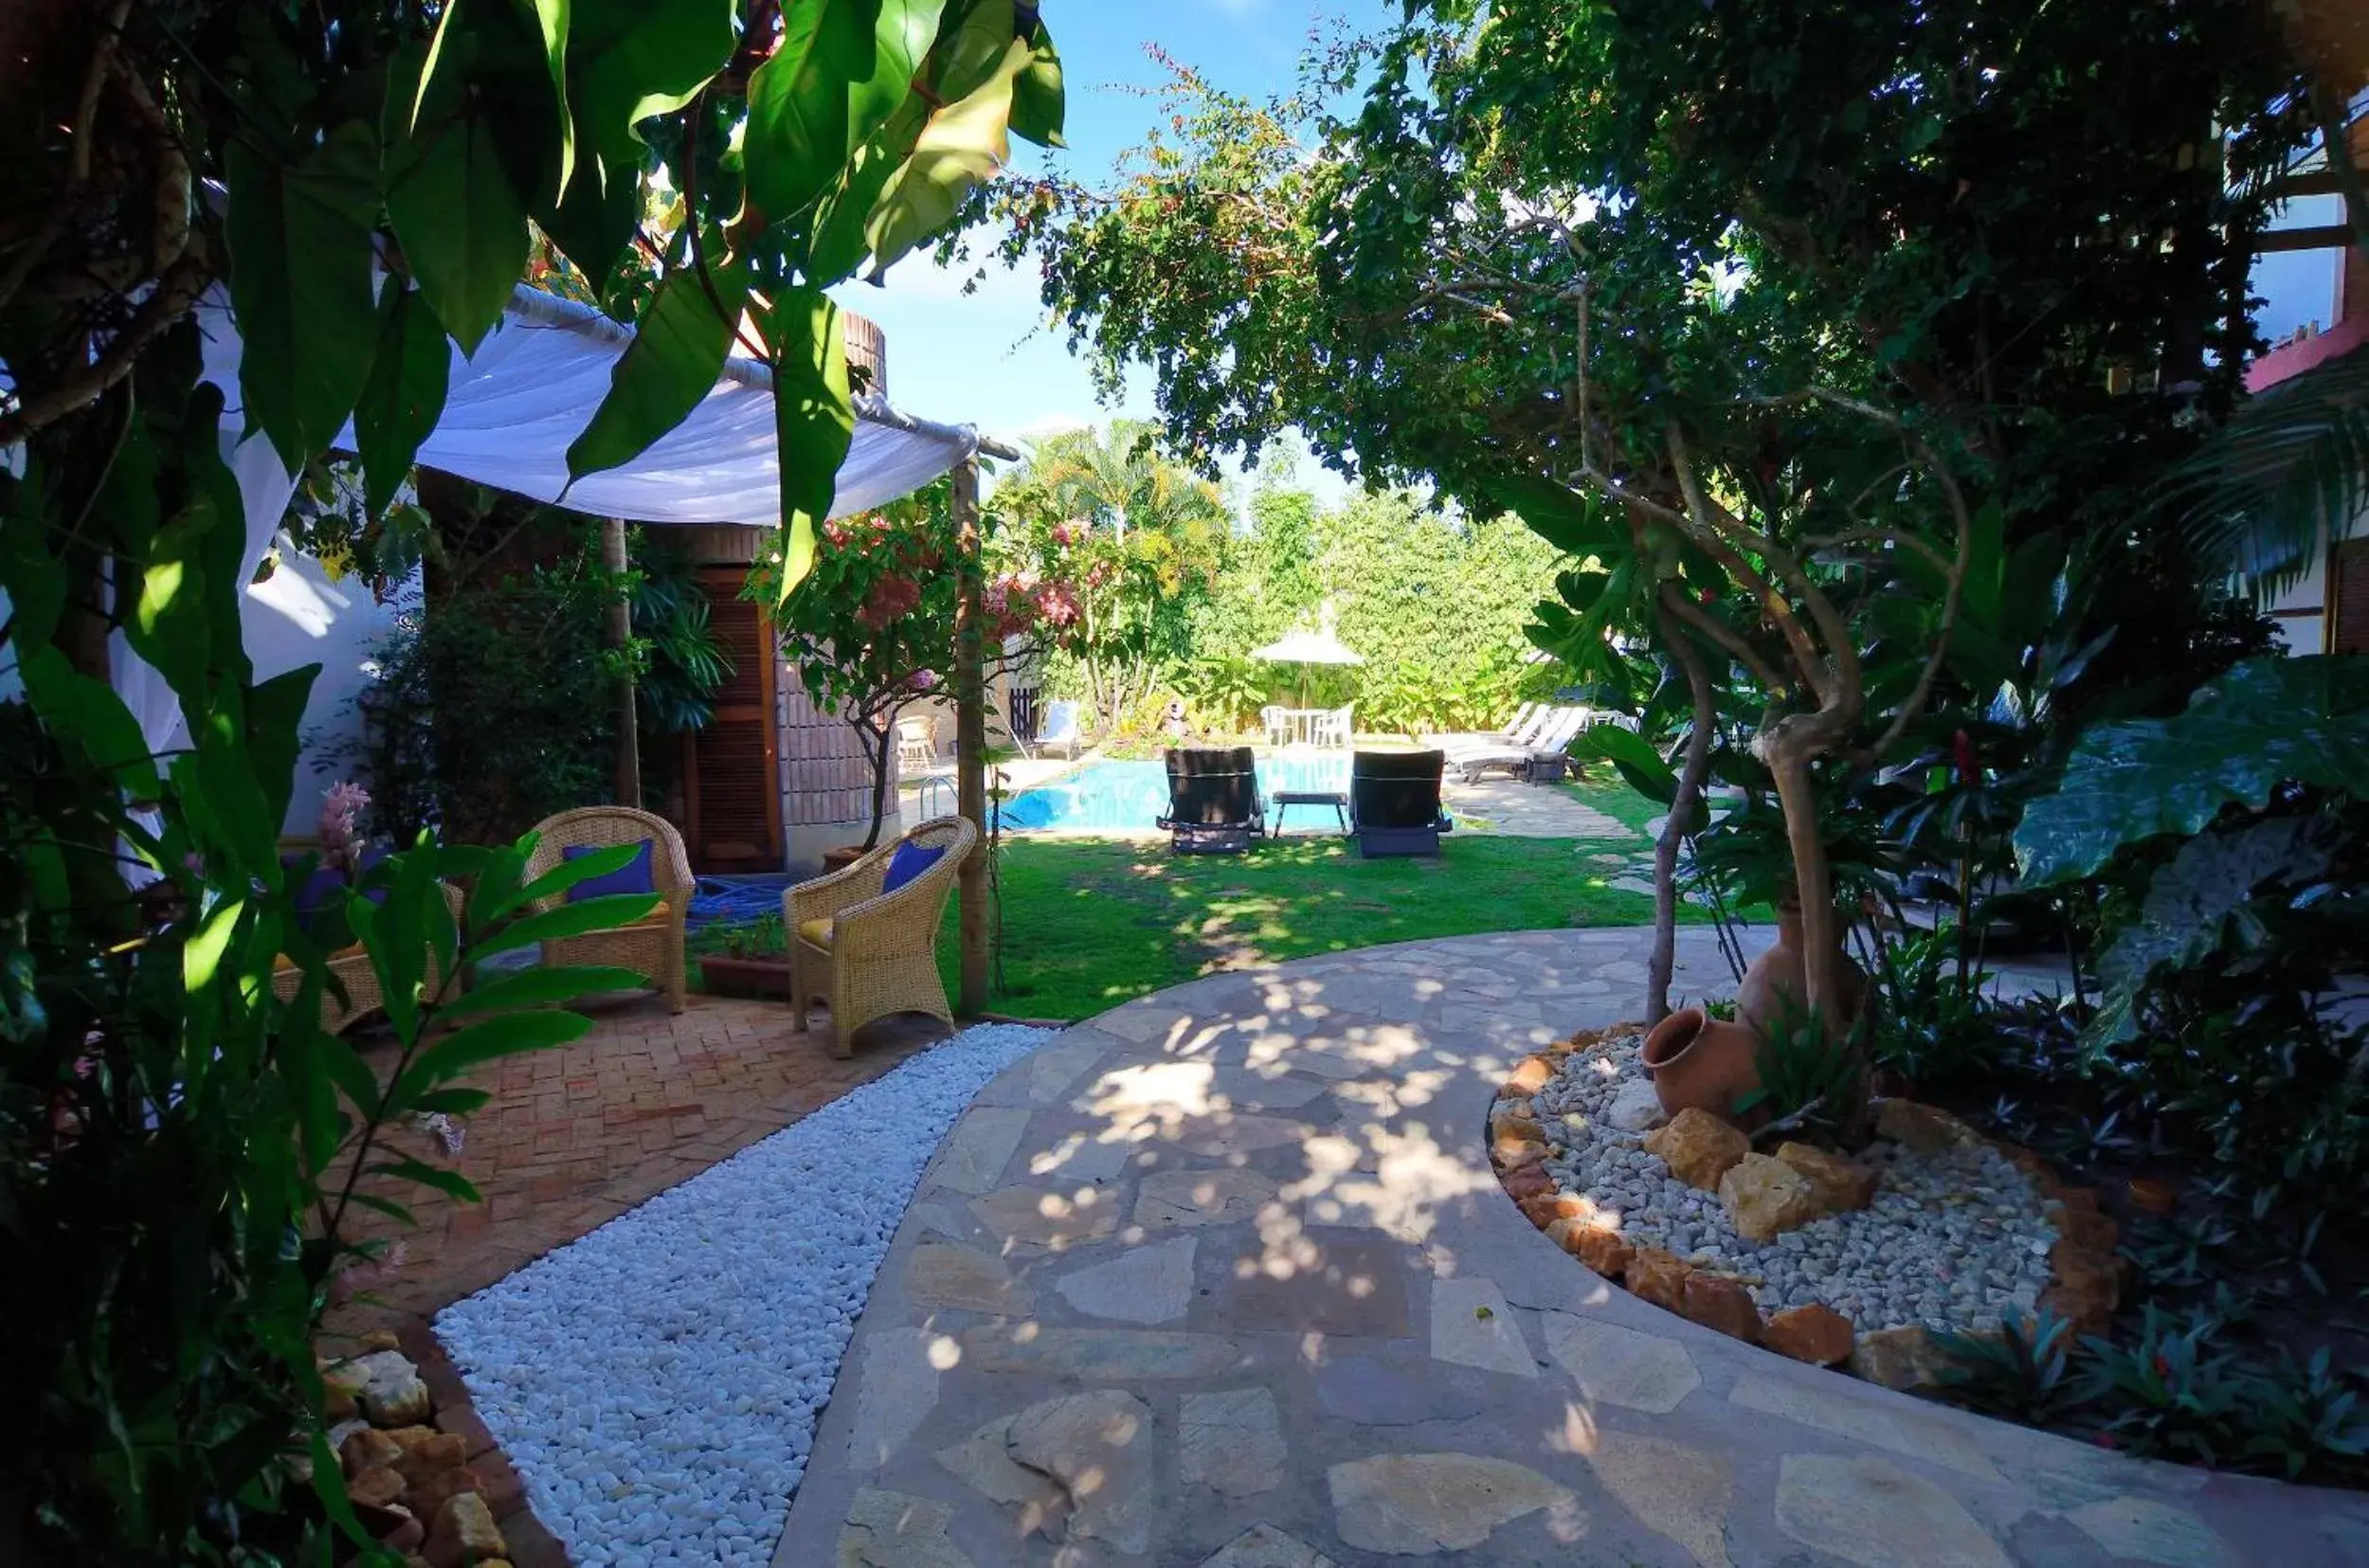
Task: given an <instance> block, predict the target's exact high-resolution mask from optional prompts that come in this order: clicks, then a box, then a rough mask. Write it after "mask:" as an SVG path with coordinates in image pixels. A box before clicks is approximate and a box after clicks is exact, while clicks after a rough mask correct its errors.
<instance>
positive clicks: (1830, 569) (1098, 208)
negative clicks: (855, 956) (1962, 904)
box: [1004, 0, 2299, 1000]
mask: <svg viewBox="0 0 2369 1568" xmlns="http://www.w3.org/2000/svg"><path fill="white" fill-rule="evenodd" d="M2294 85H2295V81H2294V77H2293V73H2292V70H2291V68H2290V67H2289V66H2288V63H2287V60H2286V56H2285V55H2284V54H2283V52H2282V51H2281V50H2280V49H2279V47H2278V46H2277V41H2276V39H2275V37H2274V36H2273V35H2272V34H2271V32H2270V23H2269V21H2268V20H2267V19H2266V18H2265V17H2264V16H2263V15H2262V13H2261V12H2260V10H2259V9H2258V8H2256V7H2253V6H2251V5H2249V4H2241V3H2239V0H2188V3H2181V4H2177V5H2174V6H2172V7H2169V8H2166V7H2163V6H2161V5H2157V4H2153V3H2152V0H2127V3H2122V4H2108V5H2104V6H2090V7H2082V8H2077V9H2068V8H2062V7H2058V6H2054V5H2050V4H2045V3H2042V0H2015V3H2009V4H1997V3H1988V0H1985V3H1975V0H1952V3H1944V4H1942V5H1939V6H1926V7H1916V8H1883V7H1873V8H1870V7H1849V6H1840V5H1834V6H1819V7H1812V8H1801V7H1797V6H1792V5H1784V4H1747V5H1741V6H1726V5H1723V6H1719V7H1715V8H1709V9H1703V8H1695V7H1671V6H1659V5H1654V4H1651V3H1647V0H1546V3H1542V4H1538V5H1530V6H1522V7H1492V8H1481V7H1478V6H1473V5H1466V4H1443V5H1437V6H1431V7H1416V8H1411V9H1410V18H1409V20H1408V21H1407V22H1406V23H1405V24H1404V25H1402V26H1401V27H1395V28H1392V29H1389V30H1387V31H1385V32H1384V33H1383V34H1382V35H1381V36H1380V37H1378V38H1377V39H1375V40H1372V41H1370V42H1367V43H1364V44H1360V45H1352V46H1349V47H1347V48H1345V49H1342V50H1339V51H1337V52H1335V53H1334V54H1333V55H1332V56H1331V57H1329V59H1328V60H1326V61H1324V62H1322V63H1321V68H1320V69H1319V71H1318V72H1317V74H1316V76H1315V77H1314V79H1313V80H1312V81H1311V86H1310V90H1309V92H1308V94H1307V96H1305V97H1303V98H1300V99H1289V100H1284V101H1280V102H1273V103H1255V102H1250V101H1247V100H1244V99H1239V98H1235V97H1231V96H1228V95H1225V94H1221V93H1218V92H1215V91H1212V90H1210V89H1209V88H1208V87H1207V86H1206V84H1205V83H1203V81H1201V80H1200V79H1199V78H1197V77H1196V76H1194V75H1193V74H1192V73H1191V72H1190V71H1189V70H1188V69H1180V71H1179V73H1178V77H1177V81H1176V83H1175V87H1174V91H1173V92H1172V94H1171V97H1170V104H1169V107H1170V109H1171V116H1170V118H1169V119H1168V122H1167V125H1166V129H1165V130H1163V131H1162V132H1161V133H1159V134H1158V135H1155V136H1154V137H1153V138H1152V139H1151V141H1150V142H1148V144H1147V145H1146V147H1145V148H1144V149H1142V150H1141V151H1140V152H1139V153H1137V154H1136V155H1134V157H1133V159H1132V161H1131V162H1130V164H1129V165H1128V166H1127V167H1126V168H1125V169H1124V170H1123V171H1121V176H1120V178H1119V180H1118V182H1117V183H1116V185H1115V186H1113V187H1112V189H1104V190H1092V189H1081V188H1077V187H1071V186H1057V185H1051V184H1040V185H1038V186H1035V187H1033V188H1028V189H1012V190H1009V191H1008V192H1007V193H1006V194H1005V196H1004V204H1005V210H1006V211H1007V212H1008V214H1009V216H1010V218H1011V223H1012V230H1011V240H1010V242H1009V244H1010V248H1011V250H1012V251H1013V252H1015V253H1019V252H1023V251H1030V250H1033V251H1035V252H1036V253H1037V254H1038V255H1039V256H1040V258H1041V260H1042V263H1043V267H1044V272H1045V279H1046V282H1045V293H1046V298H1047V300H1048V302H1049V303H1050V304H1052V305H1054V306H1055V307H1056V308H1057V309H1058V310H1060V311H1061V312H1062V313H1063V314H1064V315H1065V317H1066V318H1067V320H1068V321H1069V323H1070V325H1071V327H1072V329H1073V332H1074V333H1075V335H1076V341H1077V342H1078V343H1079V345H1080V346H1081V347H1083V348H1085V349H1087V350H1088V351H1091V352H1092V353H1093V354H1094V356H1095V357H1096V359H1097V361H1098V363H1099V364H1100V365H1101V367H1102V368H1103V369H1104V372H1105V373H1106V374H1111V375H1115V374H1116V372H1117V370H1118V369H1119V368H1120V367H1122V366H1124V365H1126V364H1128V363H1130V362H1135V361H1141V362H1144V363H1148V364H1149V365H1151V366H1153V367H1154V369H1155V370H1156V372H1157V376H1156V380H1157V387H1158V395H1159V398H1160V406H1161V410H1162V413H1163V417H1164V421H1165V424H1166V430H1167V433H1168V436H1169V438H1170V440H1171V441H1172V442H1174V443H1176V444H1177V445H1178V446H1179V448H1180V449H1182V450H1185V451H1188V452H1193V453H1196V454H1204V455H1205V454H1213V453H1216V452H1219V451H1222V450H1226V449H1230V448H1250V449H1255V448H1256V447H1257V446H1258V445H1259V444H1260V443H1262V442H1265V441H1267V440H1269V439H1271V438H1272V437H1274V436H1275V434H1276V433H1277V432H1278V431H1280V430H1281V429H1283V428H1284V427H1285V426H1286V425H1287V424H1292V425H1296V426H1297V427H1298V428H1300V429H1301V430H1303V431H1304V432H1305V433H1306V434H1307V437H1308V439H1309V441H1310V442H1311V445H1312V446H1313V448H1314V449H1315V451H1316V452H1317V453H1318V454H1319V455H1320V456H1321V457H1323V458H1324V459H1325V460H1327V461H1329V462H1331V463H1333V464H1335V465H1336V466H1339V467H1342V468H1343V469H1345V470H1347V471H1353V472H1361V473H1364V474H1366V475H1369V476H1373V477H1378V478H1387V479H1410V480H1411V479H1423V480H1428V481H1431V482H1434V483H1437V484H1438V485H1439V486H1440V487H1441V488H1442V489H1443V490H1444V491H1445V492H1446V493H1447V494H1449V495H1451V496H1456V497H1457V498H1459V499H1461V500H1463V501H1464V502H1465V503H1466V504H1468V505H1469V506H1472V507H1473V508H1474V509H1475V510H1479V511H1492V510H1497V509H1500V508H1509V507H1510V508H1511V509H1512V510H1515V511H1518V512H1519V513H1521V514H1522V515H1523V516H1524V517H1525V518H1526V519H1527V520H1528V521H1529V522H1530V523H1531V525H1532V526H1534V527H1537V528H1540V529H1541V530H1542V531H1544V532H1546V533H1547V535H1548V537H1549V538H1551V539H1553V540H1554V541H1555V542H1556V543H1557V544H1559V545H1561V546H1562V547H1563V548H1564V549H1565V550H1568V551H1569V552H1571V553H1572V554H1573V555H1574V557H1575V558H1577V559H1578V561H1579V565H1578V567H1577V568H1575V569H1574V570H1573V571H1572V572H1571V573H1569V574H1568V575H1567V576H1566V577H1565V579H1564V583H1563V585H1562V586H1563V593H1562V598H1563V600H1564V607H1563V609H1562V611H1561V612H1559V615H1558V614H1550V616H1549V621H1550V622H1551V625H1550V631H1551V633H1552V637H1553V641H1554V644H1555V646H1556V648H1557V651H1559V652H1562V653H1564V655H1565V656H1566V657H1569V658H1574V659H1575V660H1579V661H1582V662H1583V663H1589V664H1593V665H1595V666H1597V667H1598V670H1599V673H1600V674H1601V675H1603V676H1605V677H1606V678H1613V679H1618V678H1619V674H1620V661H1619V659H1618V658H1616V657H1615V650H1617V645H1618V640H1616V639H1615V636H1614V634H1616V633H1617V634H1623V635H1624V636H1625V637H1626V638H1628V639H1635V638H1640V637H1641V638H1645V639H1650V640H1652V641H1653V642H1655V644H1657V645H1658V646H1660V647H1661V648H1663V649H1664V650H1665V651H1666V652H1667V654H1668V656H1669V658H1671V659H1672V660H1673V661H1674V663H1675V664H1676V665H1677V666H1680V667H1682V668H1683V670H1684V672H1685V674H1686V676H1687V677H1688V680H1689V682H1690V683H1695V682H1697V681H1702V682H1708V681H1711V680H1714V679H1716V680H1720V681H1725V680H1726V679H1727V677H1728V676H1729V674H1730V672H1736V673H1738V674H1739V675H1740V677H1741V678H1743V679H1745V680H1747V681H1748V682H1749V683H1750V685H1751V687H1752V688H1753V689H1754V690H1755V692H1756V693H1757V705H1758V706H1759V708H1760V711H1761V713H1762V718H1761V720H1760V723H1759V724H1758V726H1757V730H1756V733H1755V735H1754V737H1753V741H1752V745H1751V755H1752V758H1753V760H1754V761H1755V762H1756V763H1757V764H1758V765H1759V766H1761V767H1762V768H1763V769H1765V772H1764V773H1763V775H1762V777H1763V779H1764V780H1766V781H1767V782H1768V783H1770V784H1773V786H1774V788H1775V790H1776V793H1777V795H1778V796H1779V798H1780V800H1781V802H1782V804H1783V807H1784V811H1783V818H1784V821H1785V823H1786V829H1787V833H1788V836H1789V838H1790V839H1791V850H1792V861H1793V881H1794V883H1795V887H1796V890H1797V891H1798V892H1799V896H1800V898H1801V900H1802V902H1803V905H1804V908H1805V921H1806V923H1807V925H1808V927H1809V928H1810V939H1811V946H1812V948H1813V954H1814V956H1813V963H1812V979H1811V991H1812V993H1813V996H1814V997H1816V996H1819V995H1823V996H1824V997H1826V998H1828V999H1829V1000H1831V999H1832V997H1833V996H1834V995H1835V992H1836V988H1835V986H1834V984H1833V983H1832V978H1831V975H1829V976H1827V977H1825V981H1824V982H1823V983H1821V977H1820V974H1819V970H1820V967H1821V961H1819V960H1818V959H1817V956H1816V955H1817V954H1818V953H1823V952H1827V951H1830V950H1832V949H1834V948H1835V946H1836V944H1835V943H1834V941H1833V937H1834V934H1835V932H1834V928H1833V925H1832V923H1831V918H1830V914H1829V911H1830V910H1831V908H1832V905H1833V902H1834V897H1835V890H1834V887H1833V885H1832V879H1831V876H1830V874H1829V873H1828V868H1827V866H1826V864H1825V861H1826V855H1825V851H1824V846H1823V843H1822V841H1821V830H1820V827H1819V819H1820V813H1819V810H1818V806H1817V799H1816V796H1817V792H1818V791H1819V790H1821V789H1827V790H1832V789H1834V788H1835V787H1836V786H1837V785H1838V784H1840V783H1841V782H1842V781H1843V780H1844V779H1846V778H1847V777H1849V776H1851V775H1853V774H1854V773H1856V772H1858V771H1860V770H1863V769H1866V768H1869V767H1871V766H1874V765H1875V764H1876V763H1878V761H1879V760H1880V759H1881V758H1882V757H1884V756H1885V755H1887V754H1888V753H1890V751H1891V749H1892V748H1894V747H1896V746H1898V745H1900V744H1901V743H1902V742H1903V741H1904V740H1906V739H1908V738H1909V737H1910V731H1911V730H1913V729H1914V728H1915V727H1916V726H1917V725H1918V724H1919V723H1920V721H1921V720H1922V719H1923V718H1924V717H1925V716H1926V714H1927V712H1929V708H1930V704H1931V701H1932V699H1933V696H1934V694H1935V692H1936V691H1937V690H1938V689H1944V688H1948V689H1954V690H1959V691H1972V692H1977V693H1987V692H1989V691H1991V690H1993V689H1995V688H1997V687H1998V686H1999V685H2000V684H2001V683H2002V682H2003V681H2005V680H2007V679H2009V678H2010V677H2011V676H2013V675H2014V674H2015V673H2016V670H2017V668H2018V666H2019V664H2020V663H2021V662H2023V660H2024V656H2025V653H2026V649H2025V647H2023V646H2019V645H2016V644H2015V643H2014V642H2013V641H2012V640H2010V638H2009V637H2008V636H2007V635H2006V628H2005V627H2004V626H2003V624H2002V622H2001V620H2000V616H2001V612H2002V611H2003V610H2004V609H2005V608H2006V607H2007V604H2008V597H2007V596H2008V594H2009V593H2010V591H2011V590H2012V591H2016V592H2027V593H2028V592H2030V591H2031V590H2032V588H2033V586H2034V583H2035V582H2036V583H2037V584H2038V585H2039V586H2040V587H2041V589H2042V591H2043V592H2044V593H2053V592H2054V591H2055V589H2054V587H2053V586H2051V585H2053V584H2054V583H2055V581H2056V579H2057V577H2058V576H2059V574H2061V573H2062V572H2064V571H2065V570H2067V569H2068V568H2069V567H2070V566H2071V565H2075V564H2079V563H2081V562H2084V561H2086V562H2088V563H2089V566H2090V568H2091V574H2092V575H2094V576H2108V577H2111V578H2113V579H2115V582H2114V583H2111V584H2108V585H2107V586H2104V587H2102V588H2100V589H2099V590H2098V591H2099V598H2100V599H2101V600H2102V601H2107V602H2124V601H2126V600H2127V599H2133V598H2136V597H2138V596H2139V595H2140V594H2142V593H2146V594H2151V595H2153V596H2154V597H2155V598H2157V599H2158V600H2160V601H2161V608H2160V611H2159V613H2158V614H2157V615H2156V616H2155V617H2153V618H2152V619H2151V620H2149V619H2146V618H2141V617H2137V616H2125V617H2123V618H2122V620H2123V622H2125V624H2124V627H2123V629H2122V631H2121V632H2120V633H2118V635H2117V636H2116V637H2115V639H2114V640H2113V646H2112V647H2111V649H2110V650H2108V651H2106V652H2104V653H2102V654H2100V655H2099V656H2098V657H2097V658H2094V659H2092V660H2090V661H2089V666H2088V668H2089V676H2090V679H2091V680H2092V682H2093V683H2095V684H2096V685H2098V686H2100V687H2103V686H2107V685H2110V684H2112V683H2113V682H2115V681H2116V680H2126V679H2128V678H2129V677H2130V676H2132V675H2134V674H2143V675H2146V676H2154V675H2156V674H2159V673H2161V671H2162V670H2164V669H2167V668H2179V667H2180V666H2181V665H2183V664H2190V663H2194V662H2195V651H2194V649H2193V648H2192V647H2191V643H2192V642H2194V641H2195V640H2197V630H2196V627H2197V621H2198V619H2199V610H2200V604H2201V601H2203V600H2205V599H2208V598H2209V597H2210V595H2209V594H2202V593H2199V591H2198V589H2197V586H2196V578H2197V574H2196V573H2195V572H2193V571H2191V570H2187V569H2185V568H2184V564H2183V563H2181V562H2180V561H2179V560H2178V559H2177V544H2176V541H2175V540H2174V539H2173V538H2171V537H2170V531H2169V530H2168V529H2164V530H2157V531H2154V532H2147V531H2145V530H2143V529H2142V528H2141V527H2140V526H2139V525H2138V521H2137V519H2138V517H2139V514H2140V513H2141V510H2142V509H2141V508H2140V507H2139V506H2138V504H2137V501H2138V498H2139V496H2141V494H2142V492H2143V488H2144V486H2145V485H2146V484H2147V483H2149V482H2150V481H2151V479H2152V478H2154V476H2155V475H2156V474H2157V473H2158V472H2160V470H2161V467H2162V466H2163V465H2164V464H2166V463H2168V462H2169V461H2171V460H2174V459H2175V458H2176V457H2177V456H2178V455H2179V454H2180V453H2182V452H2184V451H2185V450H2187V448H2188V447H2189V446H2190V445H2191V444H2192V443H2193V442H2194V441H2195V440H2196V431H2197V429H2198V428H2200V427H2202V426H2206V425H2209V424H2212V423H2213V422H2214V421H2215V420H2216V419H2217V418H2219V417H2220V415H2221V414H2222V413H2223V411H2224V410H2225V409H2226V408H2227V407H2228V406H2229V404H2230V402H2231V400H2232V397H2233V393H2234V391H2235V382H2234V377H2235V374H2236V366H2237V364H2238V362H2239V358H2240V355H2241V352H2242V351H2243V350H2244V349H2245V348H2246V346H2247V345H2248V344H2249V342H2250V341H2251V327H2250V323H2249V321H2248V318H2247V315H2246V310H2245V284H2244V279H2245V276H2246V268H2247V266H2248V263H2249V261H2250V260H2251V254H2252V248H2251V242H2252V238H2253V236H2254V235H2255V234H2256V233H2258V232H2259V230H2260V228H2261V226H2262V225H2263V223H2264V222H2265V220H2266V215H2267V203H2266V201H2265V200H2264V198H2263V196H2262V193H2261V188H2262V184H2263V181H2264V178H2265V176H2266V175H2267V173H2268V172H2269V171H2270V170H2272V169H2273V168H2274V167H2276V165H2277V163H2278V161H2279V159H2280V158H2281V156H2282V155H2283V154H2284V153H2285V151H2286V149H2287V148H2288V146H2289V145H2290V144H2291V142H2292V141H2293V139H2294V135H2295V133H2296V131H2297V129H2298V125H2299V118H2298V113H2297V111H2296V109H2295V108H2294V104H2295V103H2296V101H2297V99H2296V98H2295V96H2294V91H2293V89H2294ZM1343 104H1345V105H1346V106H1345V107H1327V105H1343ZM2041 541H2044V542H2041ZM1698 667H1699V668H1698ZM1641 695H1642V694H1641V693H1640V696H1641ZM2165 695H2167V696H2168V697H2169V699H2170V700H2172V701H2174V702H2176V701H2177V699H2178V694H2177V693H2170V694H2165ZM2077 696H2078V694H2074V695H2073V696H2069V697H2068V698H2067V699H2066V700H2065V704H2064V705H2065V706H2067V707H2069V708H2070V707H2074V706H2077ZM2159 700H2161V699H2159ZM1693 706H1694V708H1695V711H1696V712H1708V707H1707V706H1706V704H1704V703H1700V702H1698V703H1696V704H1694V705H1693ZM1698 728H1700V726H1698ZM1688 815H1689V811H1688V806H1687V803H1686V802H1685V801H1684V800H1682V801H1681V802H1680V808H1679V810H1677V811H1676V812H1673V820H1684V819H1685V818H1686V817H1687V816H1688ZM1673 831H1674V829H1673Z"/></svg>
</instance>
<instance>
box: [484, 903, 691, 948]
mask: <svg viewBox="0 0 2369 1568" xmlns="http://www.w3.org/2000/svg"><path fill="white" fill-rule="evenodd" d="M660 902H662V901H661V900H660V898H659V896H658V895H657V894H656V893H647V892H612V893H604V894H603V895H602V896H600V897H598V898H586V899H581V900H579V901H577V902H576V903H573V904H562V905H560V906H559V907H557V908H556V909H550V910H543V911H542V912H541V913H540V914H531V915H528V916H527V917H526V918H524V919H522V920H516V921H513V922H512V923H511V924H509V925H507V926H505V927H503V928H501V929H500V930H499V931H498V932H497V933H495V934H494V935H493V936H490V937H488V938H486V939H485V940H484V941H482V942H480V943H479V944H478V945H477V946H476V947H475V948H474V949H472V952H473V955H474V956H475V957H478V958H491V957H493V956H494V955H495V954H496V953H506V952H509V951H511V950H512V949H514V948H517V947H527V946H533V945H534V944H535V943H537V942H563V941H566V940H567V939H568V938H569V937H571V936H585V935H588V933H590V932H593V931H606V930H614V929H615V928H618V927H620V926H630V925H632V924H633V923H634V922H635V921H637V920H642V919H646V918H647V917H648V916H649V915H650V914H652V913H653V912H655V911H656V910H657V909H658V907H659V905H660Z"/></svg>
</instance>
